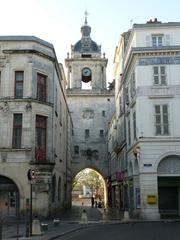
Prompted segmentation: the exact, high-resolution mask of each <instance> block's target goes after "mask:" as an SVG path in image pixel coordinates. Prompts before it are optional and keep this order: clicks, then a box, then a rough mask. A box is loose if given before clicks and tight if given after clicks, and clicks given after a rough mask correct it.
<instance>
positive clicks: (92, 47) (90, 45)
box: [74, 39, 99, 53]
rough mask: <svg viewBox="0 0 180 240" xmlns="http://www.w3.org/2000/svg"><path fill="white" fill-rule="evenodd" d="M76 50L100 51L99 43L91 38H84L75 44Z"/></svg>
mask: <svg viewBox="0 0 180 240" xmlns="http://www.w3.org/2000/svg"><path fill="white" fill-rule="evenodd" d="M74 51H75V52H81V53H82V52H99V47H98V45H97V43H95V42H94V41H92V40H91V39H89V41H88V42H84V41H83V40H79V41H78V42H77V43H76V44H75V45H74Z"/></svg>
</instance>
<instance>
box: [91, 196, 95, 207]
mask: <svg viewBox="0 0 180 240" xmlns="http://www.w3.org/2000/svg"><path fill="white" fill-rule="evenodd" d="M91 207H94V197H93V196H92V197H91Z"/></svg>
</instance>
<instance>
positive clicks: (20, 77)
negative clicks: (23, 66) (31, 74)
mask: <svg viewBox="0 0 180 240" xmlns="http://www.w3.org/2000/svg"><path fill="white" fill-rule="evenodd" d="M23 81H24V72H23V71H16V72H15V87H14V96H15V98H22V97H23Z"/></svg>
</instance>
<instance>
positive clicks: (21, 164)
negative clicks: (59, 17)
mask: <svg viewBox="0 0 180 240" xmlns="http://www.w3.org/2000/svg"><path fill="white" fill-rule="evenodd" d="M38 79H39V80H38ZM43 84H44V85H43ZM65 84H66V82H65V76H64V73H63V69H62V66H61V65H60V66H59V64H58V62H57V59H56V55H55V51H54V47H53V45H52V44H50V43H47V42H45V41H43V40H41V39H38V38H36V37H28V36H16V37H15V36H7V37H6V36H4V37H0V136H1V138H0V183H1V184H0V192H3V193H4V196H3V197H0V206H1V209H2V211H3V213H4V214H8V215H12V214H16V211H17V206H19V209H20V212H21V213H23V212H25V211H26V206H27V204H29V202H28V201H30V199H29V198H30V181H28V178H27V172H28V170H29V169H33V170H35V175H36V177H35V178H36V179H35V180H33V181H32V182H31V183H32V205H33V213H35V214H39V215H44V216H48V215H49V214H51V213H53V211H54V210H56V209H57V208H62V207H63V206H64V203H65V202H66V204H67V202H68V201H69V204H70V199H69V200H67V199H66V197H65V194H64V193H65V192H67V191H69V190H68V189H67V180H68V178H70V176H69V175H70V172H68V169H70V166H69V165H70V163H71V150H70V146H71V134H70V132H69V131H71V130H72V122H71V117H70V114H69V110H68V106H67V103H66V96H65V94H66V93H65ZM38 89H39V90H38ZM42 92H43V94H42ZM38 118H39V119H41V121H42V120H43V121H44V126H42V125H41V124H42V122H41V121H38ZM64 142H65V143H66V145H65V144H62V143H64ZM41 145H42V146H41ZM53 181H54V182H53ZM53 184H54V185H53ZM8 186H9V190H8ZM0 196H2V195H1V194H0Z"/></svg>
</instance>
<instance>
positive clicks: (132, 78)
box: [130, 71, 136, 98]
mask: <svg viewBox="0 0 180 240" xmlns="http://www.w3.org/2000/svg"><path fill="white" fill-rule="evenodd" d="M130 87H131V98H133V97H134V96H135V94H136V82H135V72H134V71H133V73H132V74H131V79H130Z"/></svg>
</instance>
